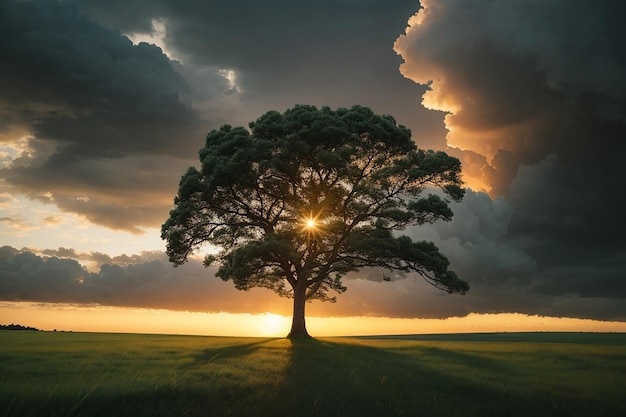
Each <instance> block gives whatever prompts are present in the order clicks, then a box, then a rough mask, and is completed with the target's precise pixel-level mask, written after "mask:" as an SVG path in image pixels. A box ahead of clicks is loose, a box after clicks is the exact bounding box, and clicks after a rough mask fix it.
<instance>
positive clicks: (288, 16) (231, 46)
mask: <svg viewBox="0 0 626 417" xmlns="http://www.w3.org/2000/svg"><path fill="white" fill-rule="evenodd" d="M75 3H76V6H77V7H79V8H80V9H81V10H82V11H84V12H85V13H87V14H89V15H90V16H92V17H94V18H95V19H96V20H98V21H99V22H102V23H103V24H105V25H107V26H109V27H114V28H116V29H118V30H120V31H121V32H123V33H153V34H156V32H158V31H157V30H156V29H158V28H161V29H162V30H163V31H164V32H165V37H164V39H163V42H164V46H165V47H166V49H167V50H171V51H174V52H175V54H176V56H180V57H181V59H182V60H183V62H184V65H183V70H189V71H191V73H190V74H188V77H187V78H188V79H192V78H197V77H198V76H199V75H201V74H200V71H207V70H217V71H219V72H220V74H222V75H223V76H224V77H223V79H224V80H225V81H228V80H227V79H225V76H226V74H232V75H234V76H235V77H236V82H237V89H238V90H239V93H238V94H237V97H238V98H239V99H240V100H241V104H242V106H240V107H235V109H236V111H234V112H231V113H230V114H228V115H226V116H225V117H226V118H225V120H226V121H227V122H228V123H229V124H233V125H244V126H245V125H247V123H248V122H249V121H252V120H254V119H255V118H256V117H258V116H260V115H261V114H262V113H264V112H265V111H267V110H270V109H275V110H281V111H282V110H285V109H286V108H288V107H292V106H293V105H294V104H297V103H301V104H314V105H330V106H332V107H339V106H344V107H346V106H347V107H350V106H352V105H354V104H362V105H366V106H369V107H372V108H373V109H374V111H376V112H379V113H388V114H392V115H394V117H396V118H397V119H398V120H399V121H400V122H401V123H403V124H405V125H407V126H408V127H409V128H412V129H413V130H415V131H418V130H419V131H420V136H419V137H417V138H416V140H418V142H419V143H420V145H421V146H422V147H424V148H437V147H440V146H441V145H442V140H441V139H442V137H443V132H444V131H443V129H442V126H441V117H442V116H441V115H440V114H438V113H437V112H430V111H427V110H426V109H423V108H419V107H417V106H415V101H416V99H415V97H418V96H419V95H420V94H421V93H423V91H424V87H423V86H418V85H415V84H414V83H411V82H409V81H408V80H406V79H404V78H403V77H402V76H401V75H400V74H398V71H397V67H398V65H399V63H400V60H399V58H398V57H397V56H396V54H395V53H394V51H393V50H392V45H393V42H394V40H395V38H396V37H397V35H398V33H400V32H401V31H402V29H403V27H404V25H405V22H406V18H407V16H409V15H411V14H412V13H414V12H415V11H416V10H417V8H418V3H417V2H415V1H414V0H398V1H393V2H389V1H385V0H367V1H351V0H339V1H337V0H322V1H300V2H293V1H289V0H268V1H264V2H251V1H246V0H234V1H228V2H223V1H215V0H213V1H203V2H182V3H181V2H170V1H164V0H155V1H149V2H145V1H138V0H133V1H125V2H107V3H106V5H105V4H102V3H101V2H97V1H90V0H88V1H80V2H75ZM154 21H157V22H159V24H158V25H157V26H158V28H155V27H154V25H153V23H152V22H154ZM193 85H194V89H196V88H200V89H203V88H204V86H205V85H206V84H204V85H203V84H199V83H196V82H194V83H193ZM195 99H196V100H197V101H206V100H203V99H202V97H198V96H197V95H196V96H195ZM221 103H223V102H221ZM209 104H210V103H209ZM226 105H227V107H229V108H231V109H233V107H232V103H231V102H227V103H226ZM212 111H216V112H220V111H223V109H222V110H220V109H219V108H212Z"/></svg>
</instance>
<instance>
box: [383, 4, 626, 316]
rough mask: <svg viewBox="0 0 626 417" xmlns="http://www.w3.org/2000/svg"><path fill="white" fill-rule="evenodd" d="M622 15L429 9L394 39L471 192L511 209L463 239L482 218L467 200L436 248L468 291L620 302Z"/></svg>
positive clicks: (523, 300)
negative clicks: (441, 120)
mask: <svg viewBox="0 0 626 417" xmlns="http://www.w3.org/2000/svg"><path fill="white" fill-rule="evenodd" d="M624 12H626V9H625V6H624V5H623V3H621V2H616V1H607V2H599V3H593V4H589V3H588V2H583V1H570V2H567V3H565V2H558V1H555V2H545V1H527V0H526V1H506V2H496V1H490V0H481V1H473V2H462V1H453V0H449V1H430V0H427V1H423V2H422V9H421V10H420V11H419V13H417V14H416V15H414V16H413V17H412V18H411V19H410V21H409V27H407V29H406V33H405V34H404V35H402V36H400V37H399V38H398V39H397V41H396V44H395V50H396V51H397V52H398V53H399V54H400V55H401V56H402V58H403V60H404V63H403V64H402V66H401V71H402V73H403V74H404V75H405V76H406V77H408V78H410V79H413V80H414V81H416V82H418V83H424V84H428V85H429V88H430V90H429V91H428V92H427V93H426V94H425V95H424V97H423V103H424V105H426V106H428V107H430V108H433V109H437V110H440V111H444V112H446V117H445V124H446V127H447V128H448V129H449V132H448V134H447V137H446V139H447V142H448V145H449V146H450V148H449V151H450V152H451V153H452V154H455V155H457V156H459V158H461V159H462V161H463V163H464V173H465V175H466V179H467V181H468V184H469V185H470V186H472V187H473V188H474V189H475V190H481V189H482V190H484V191H486V192H488V193H489V195H490V197H491V198H492V199H493V200H492V204H494V205H495V204H503V205H506V206H507V207H508V208H507V210H506V213H507V216H506V217H507V218H506V220H507V221H506V222H504V223H502V225H503V229H502V230H504V233H503V234H501V235H499V236H496V235H493V234H491V235H490V234H489V233H486V229H485V227H486V226H485V224H484V223H481V224H480V227H479V229H477V230H480V232H481V234H482V235H483V236H482V238H481V239H477V238H478V237H479V235H476V237H475V238H472V239H469V240H467V238H464V237H463V234H464V233H465V231H464V228H465V227H466V226H467V223H466V221H468V220H469V221H470V223H469V224H472V223H471V222H472V219H469V218H468V217H467V214H468V209H469V210H470V211H473V212H475V213H479V212H481V211H482V210H483V209H484V208H485V207H483V208H482V209H481V208H480V207H478V206H476V205H475V203H476V201H475V200H476V198H477V196H476V195H473V194H471V193H470V194H469V195H468V197H467V198H466V200H465V201H464V202H463V203H462V205H461V206H458V207H457V208H456V209H455V213H457V215H458V218H457V220H455V221H454V222H453V223H451V224H450V225H449V226H446V228H450V229H449V230H448V231H447V232H449V233H450V234H448V235H447V237H445V238H444V236H435V238H436V239H437V238H439V237H441V238H443V240H440V241H439V243H440V245H441V247H442V249H443V250H444V251H447V254H448V255H449V257H450V258H451V261H452V264H453V265H454V266H455V267H456V269H457V270H458V271H459V272H460V273H461V275H462V276H463V277H465V278H466V279H468V281H470V284H471V285H472V291H476V289H477V287H481V288H482V286H483V285H485V284H489V290H490V291H494V294H498V296H500V293H501V292H503V291H505V290H506V291H508V292H509V294H516V296H515V297H514V299H515V300H517V301H515V300H510V305H509V307H508V308H509V309H515V308H517V309H519V308H529V307H528V306H530V307H532V308H535V309H537V311H543V309H552V311H553V312H555V313H556V314H568V312H571V314H581V312H582V311H587V313H585V314H596V315H599V316H602V315H603V314H617V313H615V311H616V310H615V305H616V303H617V301H616V300H618V299H622V300H623V298H624V296H625V295H626V294H625V293H624V291H623V290H621V289H618V288H617V285H616V284H617V283H618V282H619V281H620V277H624V276H625V274H626V260H625V259H624V256H623V254H624V244H623V240H622V238H621V237H620V235H621V231H622V230H626V220H625V218H624V216H623V214H622V213H624V211H625V210H626V198H624V196H623V193H620V192H618V191H617V190H619V189H621V188H622V184H621V183H622V179H623V178H625V177H626V168H625V167H624V164H623V161H622V159H623V157H622V156H623V155H624V151H626V141H625V140H624V138H626V119H625V118H624V114H626V112H625V111H624V110H625V109H626V84H625V83H624V79H623V76H622V75H620V74H623V73H624V72H625V71H626V52H625V50H624V48H623V47H622V45H621V41H620V39H622V38H623V36H624V35H625V34H624V29H623V25H622V24H621V22H620V19H619V17H618V16H620V15H623V13H624ZM482 199H483V200H484V202H485V203H486V204H487V203H489V201H488V200H489V199H487V197H486V196H483V197H482ZM487 213H488V212H486V214H487ZM459 221H460V222H459ZM435 229H437V230H438V231H439V232H442V231H444V229H442V228H441V226H437V227H435ZM455 234H456V236H457V238H458V239H459V240H458V242H456V241H455V238H454V235H455ZM480 291H482V289H481V290H480ZM533 297H534V301H535V302H534V303H531V302H532V301H533ZM567 300H568V301H567ZM576 302H580V306H579V307H577V308H574V307H573V305H574V304H575V303H576ZM602 302H606V303H607V308H606V309H605V308H604V307H603V306H602ZM485 303H487V300H485ZM525 306H526V307H525ZM592 306H593V308H595V309H597V311H595V312H592ZM609 306H610V307H609ZM518 311H521V310H518ZM606 311H611V313H606ZM618 315H621V316H620V317H623V312H622V313H619V314H618Z"/></svg>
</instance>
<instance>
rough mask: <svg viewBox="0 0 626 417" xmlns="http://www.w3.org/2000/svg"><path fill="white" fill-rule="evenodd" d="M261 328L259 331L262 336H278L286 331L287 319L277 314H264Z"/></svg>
mask: <svg viewBox="0 0 626 417" xmlns="http://www.w3.org/2000/svg"><path fill="white" fill-rule="evenodd" d="M262 320H263V323H262V325H261V326H262V327H261V329H259V330H260V331H261V333H262V334H263V336H271V337H275V336H279V335H281V334H284V333H286V332H287V330H288V324H289V322H288V319H287V318H285V317H283V316H279V315H278V314H272V313H265V314H264V315H263V316H262Z"/></svg>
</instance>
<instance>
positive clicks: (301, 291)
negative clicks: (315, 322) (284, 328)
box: [287, 282, 311, 339]
mask: <svg viewBox="0 0 626 417" xmlns="http://www.w3.org/2000/svg"><path fill="white" fill-rule="evenodd" d="M303 284H305V283H304V282H303V283H302V284H300V283H297V284H296V286H295V288H294V289H293V317H292V319H291V331H290V332H289V334H288V335H287V338H289V339H293V338H309V337H311V336H309V333H308V332H307V331H306V323H305V321H304V307H305V306H306V285H303Z"/></svg>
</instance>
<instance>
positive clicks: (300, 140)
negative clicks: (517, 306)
mask: <svg viewBox="0 0 626 417" xmlns="http://www.w3.org/2000/svg"><path fill="white" fill-rule="evenodd" d="M249 127H250V130H248V129H245V128H243V127H236V128H233V127H231V126H228V125H225V126H222V127H221V128H220V130H213V131H212V132H210V133H209V134H208V135H207V139H206V145H205V147H204V148H202V149H201V150H200V152H199V154H200V162H201V167H200V169H199V170H198V169H196V168H189V169H188V170H187V172H186V173H185V174H184V175H183V177H182V179H181V181H180V186H179V190H178V195H177V196H176V198H175V200H174V203H175V207H174V209H173V210H172V211H171V212H170V217H169V219H168V220H167V221H166V222H165V224H164V225H163V227H162V238H163V239H165V240H166V241H167V253H168V255H169V257H170V261H171V262H172V263H173V264H174V265H180V264H182V263H184V262H185V261H186V260H187V257H188V256H189V255H190V254H191V253H192V252H193V251H194V250H195V249H197V248H198V247H200V246H202V245H204V244H207V243H208V244H211V245H214V246H216V247H218V248H219V249H220V251H219V253H217V255H210V256H207V258H206V259H205V265H207V266H208V265H210V264H213V263H217V264H218V265H219V269H218V272H217V276H218V277H220V278H221V279H223V280H225V281H227V280H232V281H233V283H234V285H235V287H236V288H238V289H240V290H247V289H249V288H252V287H266V288H269V289H272V290H273V291H275V292H276V293H278V294H279V295H281V296H287V297H293V298H294V317H293V323H292V329H291V333H290V335H291V336H302V335H304V336H308V334H307V332H306V327H305V321H304V306H305V301H306V300H310V299H319V300H331V301H333V300H334V299H335V298H334V297H333V296H332V295H331V294H332V292H333V291H334V292H336V293H341V292H343V291H345V289H346V288H345V287H344V286H343V285H342V282H341V280H342V277H343V276H345V274H347V273H348V272H352V271H358V270H359V269H361V268H365V267H375V268H380V269H381V270H382V271H386V270H389V271H402V272H414V273H417V274H419V275H421V276H422V277H423V278H424V279H426V281H428V282H429V283H431V284H432V285H434V286H436V287H437V288H440V289H442V290H445V291H447V292H449V293H454V292H458V293H465V291H467V290H468V289H469V286H468V284H467V283H466V282H464V281H462V280H461V279H459V278H458V277H457V275H456V274H455V273H454V272H452V271H449V270H448V265H449V262H448V260H447V259H446V257H445V256H444V255H442V254H441V253H440V252H439V250H438V249H437V247H436V246H435V245H434V244H433V243H430V242H425V241H419V242H414V241H413V240H411V238H409V237H407V236H404V235H401V234H399V233H398V232H399V231H402V230H403V229H404V228H406V227H407V226H412V225H421V224H424V223H431V222H434V221H436V220H438V219H443V220H450V219H451V217H452V211H451V209H450V208H449V206H448V201H449V200H448V198H450V199H452V200H455V201H460V200H461V199H462V198H463V193H464V190H463V189H462V188H461V180H460V173H461V165H460V162H459V160H458V159H456V158H453V157H450V156H448V155H447V154H445V153H444V152H433V151H423V150H418V149H417V147H416V146H415V144H414V142H413V141H412V140H411V132H410V131H409V130H408V129H407V128H405V127H404V126H402V125H397V124H396V121H395V120H394V119H393V117H391V116H388V115H382V116H380V115H376V114H374V113H373V112H372V111H371V110H370V109H369V108H366V107H362V106H354V107H352V108H351V109H343V108H340V109H337V110H332V109H330V108H329V107H322V108H317V107H314V106H305V105H298V106H295V107H294V108H292V109H289V110H287V111H286V112H285V113H284V114H281V113H279V112H276V111H270V112H267V113H266V114H264V115H263V116H261V117H260V118H259V119H258V120H257V121H256V122H253V123H250V125H249ZM432 187H438V188H440V189H442V190H443V192H444V194H445V196H447V197H446V198H445V199H444V198H440V197H439V196H438V195H437V194H428V195H426V196H424V195H423V192H424V191H425V190H427V189H428V188H432Z"/></svg>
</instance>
